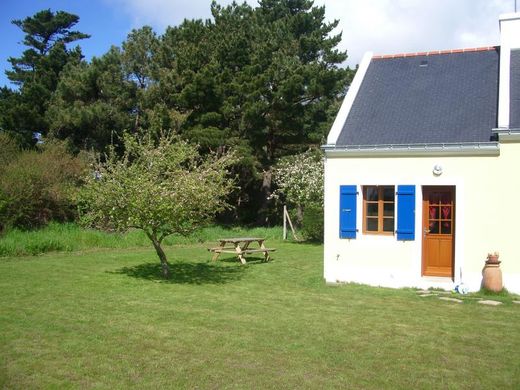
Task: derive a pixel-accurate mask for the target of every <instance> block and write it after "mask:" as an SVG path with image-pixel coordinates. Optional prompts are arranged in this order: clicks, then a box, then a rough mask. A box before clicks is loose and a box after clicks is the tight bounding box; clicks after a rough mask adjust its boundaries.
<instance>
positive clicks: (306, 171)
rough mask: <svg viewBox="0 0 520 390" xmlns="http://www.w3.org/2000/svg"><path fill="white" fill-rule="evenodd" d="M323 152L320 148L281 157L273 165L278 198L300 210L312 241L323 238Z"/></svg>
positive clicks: (299, 213)
mask: <svg viewBox="0 0 520 390" xmlns="http://www.w3.org/2000/svg"><path fill="white" fill-rule="evenodd" d="M323 174H324V169H323V156H322V154H321V153H320V152H319V151H317V150H312V149H309V150H307V151H306V152H304V153H301V154H298V155H294V156H288V157H284V158H282V159H280V161H279V162H278V164H277V165H276V166H275V169H274V182H275V184H276V185H277V189H276V190H275V191H274V193H273V195H272V196H273V197H274V198H276V199H282V200H284V201H285V202H287V203H288V204H289V206H291V207H294V208H296V210H297V211H298V215H297V221H298V222H299V223H300V224H301V225H302V229H303V234H304V236H305V237H306V238H307V239H310V240H313V241H320V240H323Z"/></svg>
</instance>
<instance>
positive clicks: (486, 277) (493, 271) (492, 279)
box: [482, 261, 503, 292]
mask: <svg viewBox="0 0 520 390" xmlns="http://www.w3.org/2000/svg"><path fill="white" fill-rule="evenodd" d="M482 287H484V288H485V289H486V290H490V291H494V292H500V291H502V288H503V285H502V270H501V269H500V262H497V263H490V262H489V261H486V265H485V266H484V269H483V270H482Z"/></svg>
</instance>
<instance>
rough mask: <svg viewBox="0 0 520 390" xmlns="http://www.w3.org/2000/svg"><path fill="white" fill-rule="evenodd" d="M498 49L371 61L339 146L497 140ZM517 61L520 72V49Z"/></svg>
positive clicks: (514, 57)
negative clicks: (494, 134)
mask: <svg viewBox="0 0 520 390" xmlns="http://www.w3.org/2000/svg"><path fill="white" fill-rule="evenodd" d="M498 50H499V49H498V48H495V47H492V48H486V49H484V50H479V51H464V52H462V51H452V52H449V53H444V52H440V53H439V54H435V55H431V54H428V55H426V54H422V55H414V56H400V57H399V56H397V57H395V56H392V57H389V56H383V57H374V58H372V60H371V62H370V64H369V66H368V69H367V72H366V74H365V77H364V79H363V82H362V84H361V87H360V89H359V92H358V94H357V96H356V98H355V100H354V103H353V105H352V108H351V110H350V112H349V115H348V117H347V120H346V121H345V124H344V126H343V129H342V131H341V133H340V135H339V137H338V139H337V141H336V145H337V146H352V145H387V144H400V145H403V144H422V143H463V142H489V141H491V140H494V139H493V135H492V133H491V129H493V128H496V127H497V110H498V70H499V52H498ZM513 62H514V63H515V64H516V66H518V67H519V69H520V51H519V52H515V53H514V55H512V63H513ZM516 74H517V75H518V74H520V72H517V73H516ZM515 85H516V86H520V84H519V83H516V84H515ZM515 96H516V98H517V99H518V100H520V88H519V89H518V90H516V95H515ZM511 104H513V101H512V103H511ZM512 112H513V111H512ZM515 115H517V116H516V117H515V118H514V120H515V121H516V122H517V123H518V124H519V125H520V112H517V113H515ZM519 127H520V126H519Z"/></svg>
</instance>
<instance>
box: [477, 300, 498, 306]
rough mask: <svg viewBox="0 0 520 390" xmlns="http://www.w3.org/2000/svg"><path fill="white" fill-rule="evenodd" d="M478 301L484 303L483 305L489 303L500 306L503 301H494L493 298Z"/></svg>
mask: <svg viewBox="0 0 520 390" xmlns="http://www.w3.org/2000/svg"><path fill="white" fill-rule="evenodd" d="M478 303H482V304H483V305H489V306H498V305H501V304H502V302H499V301H492V300H489V299H487V300H484V301H478Z"/></svg>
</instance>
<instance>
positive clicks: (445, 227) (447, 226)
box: [441, 222, 451, 234]
mask: <svg viewBox="0 0 520 390" xmlns="http://www.w3.org/2000/svg"><path fill="white" fill-rule="evenodd" d="M441 233H442V234H451V222H441Z"/></svg>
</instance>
